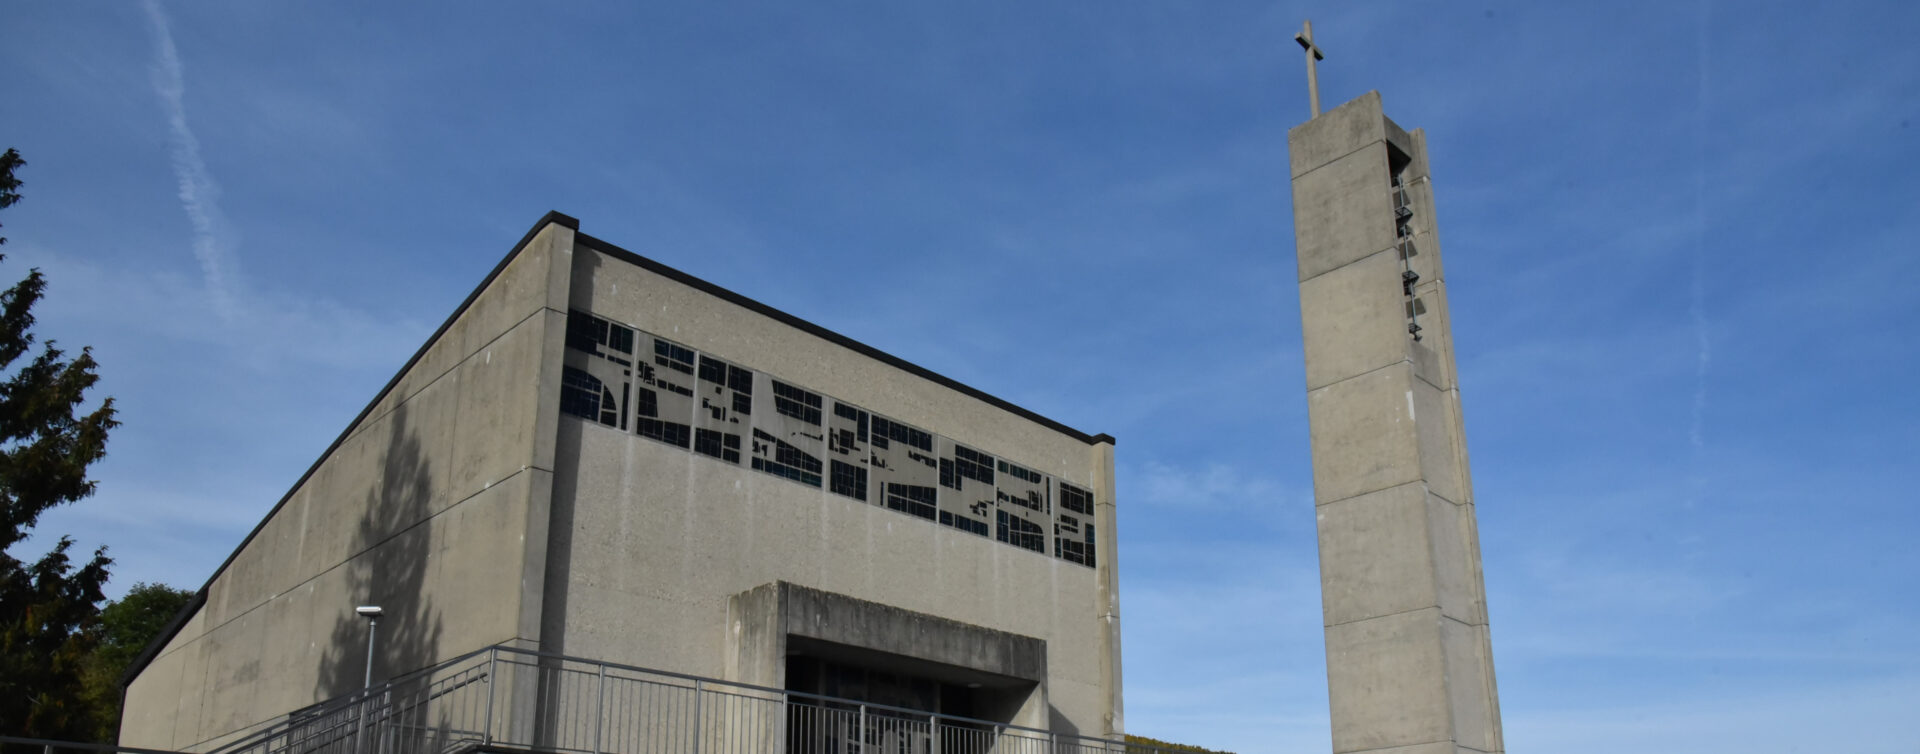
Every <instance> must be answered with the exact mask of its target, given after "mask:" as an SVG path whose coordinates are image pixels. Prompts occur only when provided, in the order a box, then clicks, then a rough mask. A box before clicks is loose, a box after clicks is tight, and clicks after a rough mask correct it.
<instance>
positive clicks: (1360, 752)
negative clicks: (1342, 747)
mask: <svg viewBox="0 0 1920 754" xmlns="http://www.w3.org/2000/svg"><path fill="white" fill-rule="evenodd" d="M1428 744H1454V741H1453V739H1451V738H1436V739H1434V740H1432V741H1415V742H1413V743H1410V744H1394V745H1392V746H1376V747H1374V748H1371V749H1348V750H1346V751H1343V752H1339V754H1366V752H1369V751H1393V750H1394V749H1411V748H1413V747H1415V746H1426V745H1428ZM1454 746H1459V748H1462V749H1465V748H1467V747H1465V746H1460V745H1459V744H1454ZM1476 751H1477V749H1476Z"/></svg>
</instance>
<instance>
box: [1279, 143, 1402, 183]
mask: <svg viewBox="0 0 1920 754" xmlns="http://www.w3.org/2000/svg"><path fill="white" fill-rule="evenodd" d="M1383 141H1386V139H1374V140H1373V141H1369V142H1366V143H1363V144H1361V145H1360V146H1358V147H1355V148H1354V149H1353V151H1351V152H1348V153H1346V154H1343V155H1340V156H1339V157H1335V158H1333V159H1330V160H1327V161H1326V162H1323V163H1320V164H1318V165H1315V166H1313V167H1310V168H1307V169H1306V170H1303V171H1301V172H1300V174H1299V175H1296V176H1294V177H1293V180H1294V181H1296V182H1297V181H1299V180H1300V179H1302V178H1305V177H1307V176H1309V175H1312V174H1313V171H1315V170H1319V169H1321V168H1324V167H1326V166H1328V165H1332V164H1334V163H1336V162H1339V161H1341V160H1344V159H1347V158H1348V157H1352V156H1354V155H1355V154H1359V153H1360V152H1361V151H1363V150H1365V149H1366V148H1367V147H1371V146H1373V145H1375V144H1378V143H1380V142H1383Z"/></svg>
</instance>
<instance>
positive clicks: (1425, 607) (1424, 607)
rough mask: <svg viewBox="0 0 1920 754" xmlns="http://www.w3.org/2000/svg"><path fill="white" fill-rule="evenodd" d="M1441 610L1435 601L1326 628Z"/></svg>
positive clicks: (1328, 625)
mask: <svg viewBox="0 0 1920 754" xmlns="http://www.w3.org/2000/svg"><path fill="white" fill-rule="evenodd" d="M1439 609H1440V603H1439V602H1438V601H1435V602H1434V604H1431V605H1422V606H1420V607H1416V608H1413V609H1410V610H1401V611H1400V612H1397V613H1387V614H1386V615H1373V616H1368V617H1365V618H1355V619H1353V620H1349V621H1341V622H1339V623H1328V624H1326V626H1325V627H1326V628H1333V627H1335V626H1351V625H1353V624H1355V623H1365V622H1367V621H1370V620H1380V619H1382V618H1394V617H1398V616H1402V615H1406V614H1407V613H1417V612H1420V611H1422V610H1439ZM1461 625H1465V624H1461Z"/></svg>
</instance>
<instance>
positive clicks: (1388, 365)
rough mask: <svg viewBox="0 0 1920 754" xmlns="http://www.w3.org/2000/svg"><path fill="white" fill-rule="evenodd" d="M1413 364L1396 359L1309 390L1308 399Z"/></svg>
mask: <svg viewBox="0 0 1920 754" xmlns="http://www.w3.org/2000/svg"><path fill="white" fill-rule="evenodd" d="M1412 363H1413V357H1412V356H1404V357H1401V358H1399V359H1396V360H1394V361H1389V362H1387V363H1385V364H1381V365H1380V366H1377V367H1374V368H1372V369H1369V370H1367V371H1364V372H1361V373H1359V374H1355V375H1349V376H1346V377H1342V378H1340V379H1337V380H1334V381H1332V382H1329V383H1327V384H1325V385H1321V386H1320V387H1316V388H1312V389H1310V390H1308V391H1307V397H1308V398H1312V397H1313V394H1314V393H1318V392H1320V391H1322V390H1325V389H1327V388H1330V387H1333V386H1334V385H1338V384H1340V383H1342V382H1348V381H1351V380H1357V379H1360V378H1361V377H1365V376H1367V375H1370V374H1373V373H1374V372H1378V371H1380V370H1382V369H1392V368H1394V367H1397V366H1399V365H1401V364H1412ZM1427 384H1429V385H1432V384H1433V383H1431V382H1429V383H1427ZM1434 389H1436V390H1437V389H1439V386H1438V385H1435V386H1434ZM1395 486H1398V485H1395Z"/></svg>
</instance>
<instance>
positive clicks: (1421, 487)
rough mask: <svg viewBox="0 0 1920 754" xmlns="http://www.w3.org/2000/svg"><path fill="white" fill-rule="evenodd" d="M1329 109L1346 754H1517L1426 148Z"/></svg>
mask: <svg viewBox="0 0 1920 754" xmlns="http://www.w3.org/2000/svg"><path fill="white" fill-rule="evenodd" d="M1302 44H1303V45H1306V46H1307V48H1308V55H1309V62H1310V63H1311V61H1312V60H1313V55H1314V54H1315V53H1317V52H1318V50H1317V48H1314V47H1312V46H1311V44H1310V37H1309V38H1308V40H1303V41H1302ZM1316 89H1317V87H1316ZM1316 95H1317V92H1316ZM1318 104H1319V103H1318V97H1317V96H1316V97H1315V102H1314V110H1315V111H1316V114H1315V117H1314V118H1313V119H1312V120H1309V121H1307V122H1306V123H1304V124H1301V125H1300V126H1298V127H1296V128H1294V129H1293V130H1292V131H1290V132H1289V133H1288V134H1287V147H1288V151H1289V152H1290V154H1291V157H1292V173H1293V224H1294V241H1295V247H1296V253H1297V254H1298V257H1299V272H1300V326H1301V329H1302V331H1303V333H1302V334H1303V341H1304V343H1305V350H1306V374H1307V404H1308V418H1309V422H1310V424H1311V427H1312V435H1313V440H1312V442H1313V492H1314V506H1315V508H1316V514H1317V515H1316V519H1317V521H1318V525H1319V536H1320V591H1321V598H1322V607H1323V609H1324V612H1325V624H1326V639H1327V691H1328V698H1329V702H1330V706H1331V708H1332V717H1333V751H1334V752H1335V754H1349V753H1350V752H1379V753H1380V754H1440V753H1442V752H1444V753H1446V754H1454V753H1456V752H1501V751H1503V750H1504V749H1505V746H1504V744H1503V743H1502V742H1501V735H1500V703H1499V696H1498V693H1497V692H1496V690H1495V686H1494V677H1493V650H1492V646H1491V643H1490V641H1489V637H1488V631H1487V609H1486V589H1485V587H1484V585H1483V584H1482V581H1481V576H1480V537H1479V533H1478V530H1477V529H1476V526H1475V523H1474V509H1473V484H1472V480H1471V479H1470V478H1469V477H1468V473H1467V446H1466V437H1465V435H1464V434H1463V432H1462V429H1461V422H1460V390H1459V385H1458V383H1457V381H1456V379H1455V374H1454V361H1453V337H1452V332H1451V328H1450V325H1449V322H1448V319H1447V288H1446V278H1445V275H1444V274H1443V273H1442V271H1441V267H1440V243H1439V237H1438V235H1437V234H1436V233H1435V231H1434V213H1433V186H1432V183H1431V182H1430V181H1429V180H1428V173H1427V149H1426V141H1425V138H1424V135H1423V134H1422V133H1421V132H1420V131H1419V130H1415V131H1413V132H1411V133H1409V132H1407V131H1404V130H1402V129H1401V128H1400V127H1399V126H1398V125H1395V124H1394V122H1393V121H1391V120H1388V119H1387V117H1386V116H1385V115H1384V114H1383V112H1382V111H1381V107H1380V95H1379V93H1378V92H1369V93H1368V94H1366V95H1364V96H1362V97H1360V98H1358V99H1355V100H1353V101H1352V102H1348V103H1346V104H1344V105H1341V106H1339V107H1337V108H1334V109H1333V110H1331V111H1328V112H1327V113H1326V114H1324V115H1321V114H1318V112H1317V111H1318V109H1319V107H1318Z"/></svg>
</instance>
